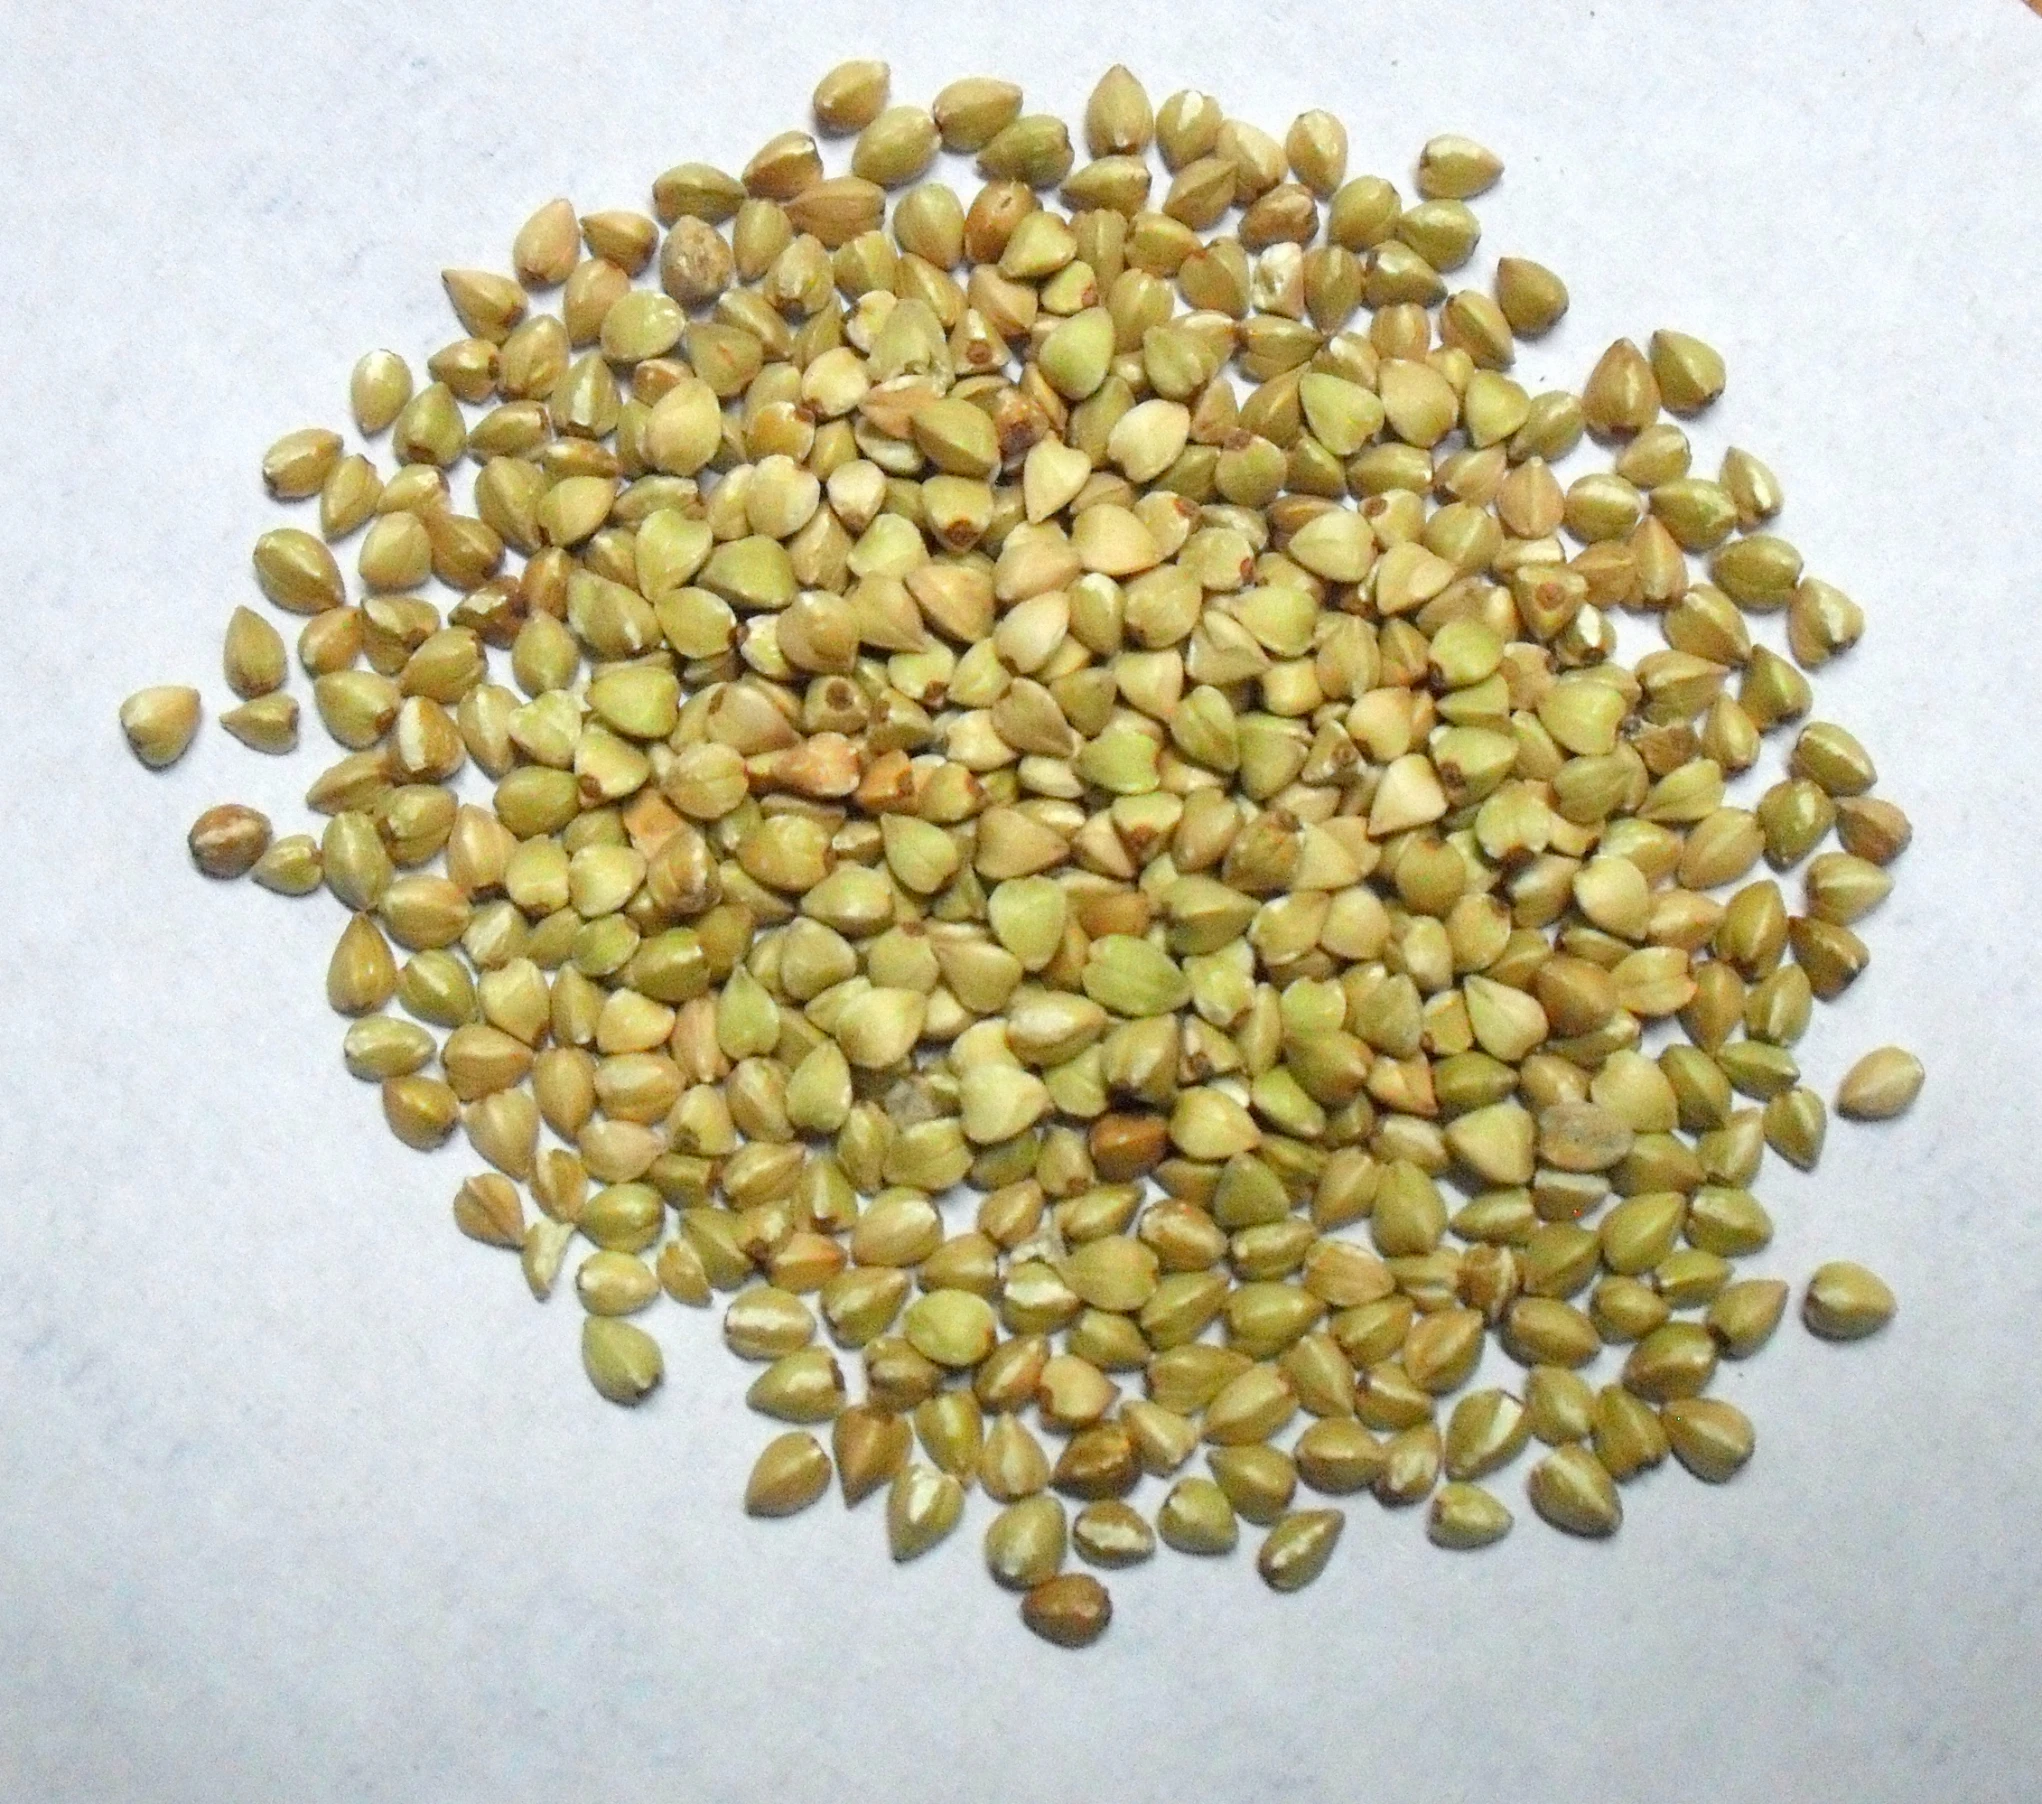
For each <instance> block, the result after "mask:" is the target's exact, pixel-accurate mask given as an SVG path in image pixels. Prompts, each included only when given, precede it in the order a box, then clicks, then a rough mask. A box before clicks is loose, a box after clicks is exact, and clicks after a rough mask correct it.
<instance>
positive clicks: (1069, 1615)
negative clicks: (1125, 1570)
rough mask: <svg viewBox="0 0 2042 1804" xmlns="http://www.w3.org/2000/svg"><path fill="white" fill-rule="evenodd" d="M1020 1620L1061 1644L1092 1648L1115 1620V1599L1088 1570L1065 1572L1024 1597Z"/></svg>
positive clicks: (1047, 1580)
mask: <svg viewBox="0 0 2042 1804" xmlns="http://www.w3.org/2000/svg"><path fill="white" fill-rule="evenodd" d="M1021 1620H1022V1621H1023V1622H1024V1623H1026V1624H1027V1625H1028V1627H1029V1628H1030V1629H1031V1630H1033V1631H1034V1632H1035V1633H1036V1634H1038V1635H1040V1636H1041V1637H1042V1638H1043V1640H1045V1641H1049V1642H1053V1643H1055V1645H1056V1646H1058V1647H1090V1646H1091V1645H1092V1643H1093V1642H1095V1641H1097V1640H1098V1639H1099V1637H1100V1636H1101V1635H1103V1634H1105V1633H1106V1627H1107V1624H1109V1623H1110V1622H1111V1621H1112V1620H1113V1599H1112V1597H1111V1596H1110V1595H1109V1594H1108V1592H1107V1589H1106V1587H1105V1586H1104V1585H1102V1584H1101V1583H1100V1582H1099V1581H1098V1580H1097V1579H1095V1578H1094V1577H1093V1576H1092V1575H1091V1574H1090V1573H1089V1572H1066V1573H1063V1574H1061V1575H1059V1576H1058V1577H1056V1578H1053V1579H1045V1580H1044V1581H1043V1582H1042V1583H1041V1584H1039V1585H1037V1586H1035V1587H1034V1588H1033V1589H1032V1590H1030V1591H1029V1592H1028V1593H1027V1594H1026V1595H1025V1596H1024V1597H1023V1598H1022V1599H1021Z"/></svg>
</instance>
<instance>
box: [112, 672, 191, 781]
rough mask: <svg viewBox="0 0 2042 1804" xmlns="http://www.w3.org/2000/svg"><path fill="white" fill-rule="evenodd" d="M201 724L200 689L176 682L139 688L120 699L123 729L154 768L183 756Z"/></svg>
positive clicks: (158, 768)
mask: <svg viewBox="0 0 2042 1804" xmlns="http://www.w3.org/2000/svg"><path fill="white" fill-rule="evenodd" d="M198 727H199V692H198V691H197V690H196V689H187V688H183V687H181V686H179V685H176V684H163V685H161V686H159V687H157V688H154V689H138V690H136V691H135V693H134V694H133V695H131V696H129V697H128V699H127V700H126V701H124V702H122V703H121V731H122V732H123V733H125V734H126V735H127V739H128V745H129V748H130V749H131V750H132V751H133V752H134V754H135V756H136V757H137V758H139V759H140V760H141V761H142V762H143V763H144V764H146V765H147V766H148V767H149V768H150V769H151V770H162V769H163V768H164V767H165V766H166V765H171V764H175V763H176V762H177V761H178V759H180V758H182V757H183V756H184V753H185V748H186V747H188V746H189V745H190V744H191V742H192V737H193V735H195V734H196V733H197V732H198Z"/></svg>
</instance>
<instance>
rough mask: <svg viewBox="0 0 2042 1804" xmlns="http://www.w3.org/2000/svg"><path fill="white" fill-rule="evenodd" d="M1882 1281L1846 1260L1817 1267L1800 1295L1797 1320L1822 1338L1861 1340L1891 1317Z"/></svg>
mask: <svg viewBox="0 0 2042 1804" xmlns="http://www.w3.org/2000/svg"><path fill="white" fill-rule="evenodd" d="M1895 1307H1896V1305H1895V1303H1894V1301H1893V1292H1892V1291H1891V1290H1890V1289H1889V1288H1888V1287H1887V1284H1886V1281H1885V1280H1884V1279H1883V1278H1881V1277H1879V1276H1878V1275H1877V1274H1876V1273H1874V1272H1869V1271H1867V1270H1866V1269H1865V1268H1864V1267H1863V1266H1862V1265H1853V1264H1852V1263H1851V1262H1850V1261H1849V1260H1847V1259H1838V1260H1832V1261H1831V1262H1830V1263H1829V1264H1828V1265H1823V1266H1818V1267H1817V1268H1816V1270H1815V1273H1814V1275H1813V1276H1812V1277H1811V1278H1810V1279H1809V1280H1808V1289H1807V1291H1806V1292H1805V1293H1804V1294H1803V1296H1802V1298H1801V1319H1802V1320H1803V1321H1804V1322H1806V1323H1807V1324H1808V1327H1809V1329H1810V1331H1811V1332H1813V1333H1815V1334H1819V1335H1821V1336H1822V1338H1823V1339H1824V1340H1863V1339H1864V1337H1865V1336H1866V1335H1868V1334H1876V1333H1877V1332H1878V1331H1879V1330H1880V1329H1881V1328H1883V1327H1885V1326H1886V1324H1887V1323H1888V1322H1890V1321H1891V1320H1892V1319H1893V1312H1894V1309H1895Z"/></svg>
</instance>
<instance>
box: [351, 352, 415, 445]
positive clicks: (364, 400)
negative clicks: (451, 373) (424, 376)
mask: <svg viewBox="0 0 2042 1804" xmlns="http://www.w3.org/2000/svg"><path fill="white" fill-rule="evenodd" d="M348 398H349V400H350V402H351V404H352V405H353V408H354V416H355V424H356V425H357V426H359V427H360V428H361V429H362V432H363V434H364V435H365V436H366V437H369V438H374V437H375V436H376V434H377V433H379V432H381V431H382V430H383V428H384V427H386V426H388V425H389V424H390V422H391V421H392V420H394V419H395V418H396V417H397V416H398V414H399V413H400V412H401V411H402V410H403V407H404V404H405V402H407V401H409V400H410V399H411V369H410V366H409V365H408V364H406V363H405V361H404V359H403V358H402V357H400V356H398V354H397V353H396V352H395V351H370V352H368V353H367V354H366V355H365V356H364V357H363V358H362V359H361V361H360V362H359V363H357V364H356V365H355V367H354V373H353V375H352V376H351V377H350V378H349V380H348Z"/></svg>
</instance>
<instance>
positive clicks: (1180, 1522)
mask: <svg viewBox="0 0 2042 1804" xmlns="http://www.w3.org/2000/svg"><path fill="white" fill-rule="evenodd" d="M1156 1530H1157V1532H1158V1533H1159V1534H1160V1535H1161V1536H1162V1538H1163V1541H1164V1543H1165V1544H1166V1545H1168V1546H1170V1547H1173V1548H1175V1549H1176V1550H1177V1551H1178V1552H1179V1553H1193V1554H1223V1553H1230V1552H1232V1551H1233V1548H1234V1544H1235V1542H1236V1541H1237V1540H1239V1538H1240V1528H1239V1526H1238V1524H1237V1523H1236V1521H1235V1517H1234V1506H1233V1504H1232V1502H1231V1501H1230V1500H1229V1499H1228V1496H1227V1493H1226V1492H1225V1491H1224V1490H1222V1489H1221V1488H1220V1487H1219V1485H1217V1484H1216V1483H1214V1482H1213V1480H1211V1479H1209V1478H1196V1477H1194V1478H1182V1479H1179V1480H1178V1481H1177V1483H1176V1484H1175V1485H1173V1486H1172V1487H1171V1488H1170V1493H1169V1495H1168V1496H1167V1497H1165V1498H1164V1499H1163V1504H1162V1507H1161V1509H1160V1510H1159V1511H1158V1512H1157V1515H1156Z"/></svg>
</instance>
